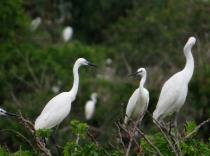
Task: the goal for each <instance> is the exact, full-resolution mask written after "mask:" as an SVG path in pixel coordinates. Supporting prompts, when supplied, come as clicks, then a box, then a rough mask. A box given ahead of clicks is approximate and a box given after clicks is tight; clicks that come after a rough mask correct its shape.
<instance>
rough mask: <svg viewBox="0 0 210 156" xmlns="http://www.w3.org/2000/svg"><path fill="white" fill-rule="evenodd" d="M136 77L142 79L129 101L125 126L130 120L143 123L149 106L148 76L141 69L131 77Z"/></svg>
mask: <svg viewBox="0 0 210 156" xmlns="http://www.w3.org/2000/svg"><path fill="white" fill-rule="evenodd" d="M134 75H140V76H141V77H142V78H141V81H140V85H139V88H137V89H136V90H135V91H134V93H133V94H132V96H131V97H130V99H129V101H128V105H127V108H126V115H125V119H124V124H127V123H128V119H133V120H139V121H140V122H141V120H142V119H143V117H144V114H145V112H146V110H147V107H148V104H149V92H148V90H147V89H146V88H144V84H145V81H146V75H147V72H146V70H145V69H144V68H139V69H138V70H137V72H136V73H133V74H131V76H134Z"/></svg>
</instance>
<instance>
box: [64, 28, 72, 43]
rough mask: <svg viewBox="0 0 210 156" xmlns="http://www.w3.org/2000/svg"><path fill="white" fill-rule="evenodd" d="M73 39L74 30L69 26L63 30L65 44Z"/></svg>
mask: <svg viewBox="0 0 210 156" xmlns="http://www.w3.org/2000/svg"><path fill="white" fill-rule="evenodd" d="M72 37H73V28H72V27H71V26H67V27H65V28H64V30H63V40H64V42H68V41H69V40H71V39H72Z"/></svg>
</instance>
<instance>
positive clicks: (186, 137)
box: [184, 118, 210, 140]
mask: <svg viewBox="0 0 210 156" xmlns="http://www.w3.org/2000/svg"><path fill="white" fill-rule="evenodd" d="M208 122H210V118H208V119H207V120H205V121H203V122H201V123H200V124H199V125H198V126H197V127H196V128H195V129H194V130H193V131H192V132H191V133H189V134H187V135H186V136H185V137H184V140H186V139H189V138H191V137H192V136H193V135H194V134H195V133H196V132H197V131H198V130H199V129H200V128H201V127H202V126H203V125H205V124H206V123H208Z"/></svg>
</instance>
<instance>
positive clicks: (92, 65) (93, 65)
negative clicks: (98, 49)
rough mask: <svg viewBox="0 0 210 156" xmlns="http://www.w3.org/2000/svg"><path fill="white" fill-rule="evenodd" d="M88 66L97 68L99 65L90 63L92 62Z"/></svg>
mask: <svg viewBox="0 0 210 156" xmlns="http://www.w3.org/2000/svg"><path fill="white" fill-rule="evenodd" d="M88 66H91V67H95V68H96V67H97V65H95V64H93V63H90V62H88Z"/></svg>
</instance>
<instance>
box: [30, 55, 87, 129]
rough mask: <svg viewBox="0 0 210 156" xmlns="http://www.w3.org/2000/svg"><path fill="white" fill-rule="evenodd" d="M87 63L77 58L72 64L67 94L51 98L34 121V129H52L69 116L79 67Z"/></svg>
mask: <svg viewBox="0 0 210 156" xmlns="http://www.w3.org/2000/svg"><path fill="white" fill-rule="evenodd" d="M88 63H89V62H88V61H87V60H85V59H83V58H79V59H77V61H76V62H75V64H74V68H73V75H74V83H73V87H72V89H71V90H70V91H69V92H63V93H60V94H58V95H56V96H55V97H53V98H52V99H51V100H50V101H49V102H48V103H47V105H46V106H45V107H44V109H43V110H42V112H41V114H40V115H39V117H38V118H37V119H36V121H35V126H34V127H35V129H36V130H38V129H44V128H53V127H54V126H56V125H58V124H60V123H61V122H62V121H63V120H64V119H65V118H66V117H67V115H68V114H69V112H70V110H71V103H72V102H73V101H74V100H75V98H76V94H77V91H78V87H79V74H78V70H79V67H80V66H82V65H88Z"/></svg>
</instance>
